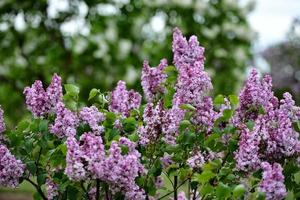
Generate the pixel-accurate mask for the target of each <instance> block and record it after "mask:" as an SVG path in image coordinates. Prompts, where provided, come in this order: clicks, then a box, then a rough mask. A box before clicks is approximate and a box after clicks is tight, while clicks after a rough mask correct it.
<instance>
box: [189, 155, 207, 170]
mask: <svg viewBox="0 0 300 200" xmlns="http://www.w3.org/2000/svg"><path fill="white" fill-rule="evenodd" d="M204 163H205V160H204V156H203V154H202V152H200V151H197V152H195V153H194V154H193V155H192V156H191V157H190V158H189V159H188V160H187V164H188V165H189V166H190V167H191V168H193V169H201V168H202V166H203V164H204Z"/></svg>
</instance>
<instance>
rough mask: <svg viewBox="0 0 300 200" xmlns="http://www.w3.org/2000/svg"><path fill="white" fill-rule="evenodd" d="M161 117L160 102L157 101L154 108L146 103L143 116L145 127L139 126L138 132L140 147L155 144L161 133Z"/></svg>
mask: <svg viewBox="0 0 300 200" xmlns="http://www.w3.org/2000/svg"><path fill="white" fill-rule="evenodd" d="M163 117H164V110H163V104H162V101H159V102H158V103H157V105H156V106H154V104H153V103H147V105H146V108H145V110H144V115H143V121H144V123H145V125H143V126H141V127H140V128H139V130H138V132H139V135H140V141H139V143H140V144H141V145H148V144H149V143H155V142H157V140H158V139H159V138H160V136H161V133H162V127H161V122H162V120H163Z"/></svg>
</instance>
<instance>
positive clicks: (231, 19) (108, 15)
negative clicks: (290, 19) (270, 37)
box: [0, 0, 254, 124]
mask: <svg viewBox="0 0 300 200" xmlns="http://www.w3.org/2000/svg"><path fill="white" fill-rule="evenodd" d="M49 2H50V1H49ZM49 2H48V1H46V0H38V1H37V0H25V1H16V0H3V1H1V3H0V104H2V106H3V108H4V109H5V111H6V113H7V114H6V116H10V118H9V121H10V123H12V124H14V120H16V119H18V118H19V117H20V116H21V115H22V114H23V113H24V103H23V102H24V99H23V95H22V91H23V88H24V87H25V86H27V85H30V84H32V82H33V81H34V80H36V79H40V80H42V81H44V82H49V81H50V77H51V76H52V74H53V73H58V74H59V75H61V76H62V78H63V79H64V82H68V83H74V82H76V83H77V84H78V85H80V87H81V91H82V94H83V96H84V97H87V95H88V92H89V91H90V89H91V88H99V89H101V90H102V91H103V90H107V89H111V88H113V86H114V83H115V82H116V81H118V80H119V79H125V80H126V81H127V82H128V83H129V85H130V87H134V88H136V89H137V90H140V81H139V76H138V74H139V72H140V70H141V66H142V62H143V60H144V59H149V60H150V64H151V65H153V66H154V65H157V64H158V63H159V60H160V59H161V58H163V57H166V58H167V59H168V61H169V63H170V64H171V61H172V58H171V40H172V36H171V34H172V29H173V28H174V27H175V26H178V27H179V28H180V29H181V30H182V31H183V33H184V34H185V35H192V34H194V35H196V36H198V38H199V41H200V43H201V45H202V46H204V47H205V48H206V53H205V55H206V69H208V71H209V73H210V74H211V75H212V79H213V82H214V86H215V93H222V94H230V93H232V91H233V90H234V89H235V87H236V85H237V83H238V81H239V79H240V77H241V76H240V75H241V73H242V72H243V69H244V68H245V66H246V63H247V61H248V60H249V58H250V57H251V52H250V47H251V41H252V39H253V36H254V33H253V31H252V30H251V29H250V27H249V24H248V21H247V14H248V13H249V12H250V11H251V9H252V5H244V6H241V5H240V4H239V3H238V0H185V1H181V0H113V1H105V0H104V1H96V0H85V1H81V0H74V1H71V0H66V2H68V5H69V6H68V9H66V10H63V11H60V12H58V13H57V14H56V15H54V16H51V15H49V13H48V12H47V9H48V8H49ZM22 16H23V19H24V21H25V26H24V27H23V28H22V27H21V28H20V27H18V26H17V25H15V24H16V20H15V19H16V18H21V19H22ZM154 16H155V17H156V18H155V17H154ZM153 17H154V18H153ZM157 17H158V18H160V19H163V21H164V23H165V26H164V27H163V30H162V31H158V32H157V31H155V28H156V27H154V29H153V27H152V26H151V22H152V21H153V19H157ZM75 19H76V20H77V21H78V20H79V21H80V23H79V22H78V23H77V24H76V28H77V29H78V31H77V32H75V33H73V34H70V33H68V32H64V31H62V27H66V26H65V25H66V23H67V22H70V21H72V20H75ZM86 30H88V31H86Z"/></svg>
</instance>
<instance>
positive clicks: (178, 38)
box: [172, 28, 205, 71]
mask: <svg viewBox="0 0 300 200" xmlns="http://www.w3.org/2000/svg"><path fill="white" fill-rule="evenodd" d="M172 49H173V53H174V58H173V59H174V64H175V67H177V69H179V71H180V68H181V67H182V65H183V64H188V65H191V66H192V67H194V66H195V65H196V66H197V68H198V67H199V68H200V69H201V70H203V68H204V60H205V58H204V48H203V47H201V46H199V42H198V40H197V37H196V36H192V37H190V39H189V41H187V39H186V38H185V37H183V35H182V33H181V31H180V30H179V29H178V28H175V29H174V32H173V44H172Z"/></svg>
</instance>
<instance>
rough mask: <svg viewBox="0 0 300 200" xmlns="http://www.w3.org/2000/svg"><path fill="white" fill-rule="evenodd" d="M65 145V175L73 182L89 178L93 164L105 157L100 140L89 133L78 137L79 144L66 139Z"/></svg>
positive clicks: (71, 139) (74, 140)
mask: <svg viewBox="0 0 300 200" xmlns="http://www.w3.org/2000/svg"><path fill="white" fill-rule="evenodd" d="M79 143H80V144H79ZM66 144H67V149H68V151H67V157H66V163H67V165H66V169H65V174H66V175H67V176H68V177H69V178H70V179H71V180H75V181H79V180H84V179H86V178H88V177H91V175H92V174H91V171H90V170H91V169H92V168H93V164H94V162H100V161H102V160H103V159H104V157H105V151H104V145H103V142H102V138H101V137H100V136H97V135H95V134H94V133H92V132H89V133H84V134H83V135H82V136H81V137H80V142H77V140H76V138H74V137H68V139H67V141H66Z"/></svg>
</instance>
